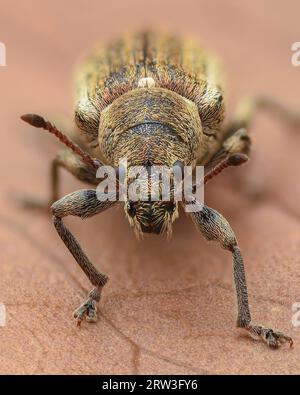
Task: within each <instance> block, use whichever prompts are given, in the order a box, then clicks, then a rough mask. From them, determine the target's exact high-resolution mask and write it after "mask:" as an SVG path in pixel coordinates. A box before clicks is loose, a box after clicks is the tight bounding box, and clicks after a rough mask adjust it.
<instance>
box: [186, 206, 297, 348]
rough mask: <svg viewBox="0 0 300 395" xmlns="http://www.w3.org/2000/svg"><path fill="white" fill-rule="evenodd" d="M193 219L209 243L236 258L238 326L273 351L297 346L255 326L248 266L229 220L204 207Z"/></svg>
mask: <svg viewBox="0 0 300 395" xmlns="http://www.w3.org/2000/svg"><path fill="white" fill-rule="evenodd" d="M191 216H192V219H193V221H194V222H195V224H196V226H197V227H198V229H199V230H200V231H201V233H202V234H203V236H204V237H205V238H206V239H207V240H215V241H218V242H219V243H221V245H222V247H223V248H225V249H226V250H228V251H230V252H231V253H232V256H233V276H234V283H235V289H236V296H237V305H238V316H237V326H238V327H239V328H243V329H244V330H245V331H247V332H248V333H249V334H250V335H251V336H253V337H258V338H260V339H262V340H263V341H264V342H265V343H267V345H268V346H269V347H272V348H277V347H279V346H280V345H281V343H283V342H289V343H290V346H291V345H292V344H293V341H292V339H291V338H290V337H289V336H286V335H284V334H283V333H281V332H277V331H274V330H272V329H269V328H265V327H263V326H261V325H254V324H252V323H251V315H250V308H249V302H248V292H247V285H246V276H245V269H244V262H243V258H242V255H241V252H240V249H239V247H238V244H237V240H236V237H235V234H234V232H233V230H232V229H231V226H230V225H229V223H228V222H227V221H226V219H225V218H224V217H223V216H222V215H221V214H219V213H218V212H217V211H215V210H213V209H212V208H210V207H208V206H206V205H204V206H203V209H202V210H201V211H198V212H194V213H191Z"/></svg>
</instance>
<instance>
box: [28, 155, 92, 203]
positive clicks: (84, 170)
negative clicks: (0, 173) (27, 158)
mask: <svg viewBox="0 0 300 395" xmlns="http://www.w3.org/2000/svg"><path fill="white" fill-rule="evenodd" d="M59 168H65V169H66V170H68V171H69V172H70V173H71V174H72V175H73V176H74V177H76V178H77V179H78V180H80V181H83V182H87V183H89V184H92V185H97V183H99V179H98V181H97V178H96V170H95V169H92V168H91V167H89V166H87V165H86V164H85V163H83V162H82V160H81V159H80V158H79V157H78V156H77V155H75V154H74V153H73V152H72V151H70V150H68V149H63V150H61V151H60V152H59V153H58V155H57V157H56V158H55V159H53V160H52V162H51V166H50V197H49V199H48V200H46V201H44V200H42V199H35V198H33V197H29V198H26V197H25V198H22V205H23V206H24V207H26V208H30V209H40V210H46V211H48V210H49V207H50V206H51V204H52V203H53V202H55V201H56V200H57V199H58V196H59Z"/></svg>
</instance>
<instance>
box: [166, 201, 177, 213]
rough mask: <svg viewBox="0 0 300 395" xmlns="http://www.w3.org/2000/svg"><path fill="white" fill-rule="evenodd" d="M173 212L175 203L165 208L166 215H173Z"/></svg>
mask: <svg viewBox="0 0 300 395" xmlns="http://www.w3.org/2000/svg"><path fill="white" fill-rule="evenodd" d="M175 210H176V203H170V204H168V206H167V211H168V213H170V214H173V213H174V211H175Z"/></svg>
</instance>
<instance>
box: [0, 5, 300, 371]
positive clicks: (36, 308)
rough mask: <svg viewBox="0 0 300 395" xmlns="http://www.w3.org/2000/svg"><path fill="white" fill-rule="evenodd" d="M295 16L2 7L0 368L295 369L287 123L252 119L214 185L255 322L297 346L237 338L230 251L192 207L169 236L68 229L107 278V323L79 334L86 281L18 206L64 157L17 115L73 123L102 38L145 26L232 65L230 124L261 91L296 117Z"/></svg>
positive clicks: (295, 233)
mask: <svg viewBox="0 0 300 395" xmlns="http://www.w3.org/2000/svg"><path fill="white" fill-rule="evenodd" d="M299 15H300V4H299V2H298V1H297V0H294V1H293V0H287V1H278V0H276V1H274V0H263V1H258V0H255V1H238V0H223V1H211V0H210V1H209V0H205V1H203V0H201V1H199V0H197V1H196V0H185V1H179V0H178V1H175V0H172V1H171V0H164V1H159V0H152V1H151V2H150V1H144V0H126V1H119V0H110V1H100V0H98V1H96V0H89V1H83V0H73V1H70V0H64V1H58V0H51V1H50V0H49V1H48V0H44V1H35V0H26V1H16V0H12V1H8V0H0V42H2V43H4V44H5V46H6V66H5V67H0V136H1V143H0V163H1V166H0V174H1V186H0V191H1V201H0V226H1V229H0V302H1V303H4V304H5V306H6V310H7V322H6V326H5V327H0V373H53V374H56V373H57V374H58V373H95V374H126V373H141V374H142V373H144V374H151V373H153V374H167V373H169V374H175V373H182V374H184V373H195V374H198V373H299V357H300V351H299V350H300V348H299V340H300V336H299V333H300V329H299V328H298V329H297V328H295V327H293V326H292V323H291V319H292V310H291V308H292V304H293V303H295V302H297V301H299V300H300V292H299V246H300V234H299V214H300V211H299V192H300V187H299V177H298V175H297V169H298V168H299V164H300V163H299V142H300V139H299V138H300V136H298V135H297V134H296V133H295V132H294V131H291V130H289V129H288V127H287V126H286V125H285V124H283V123H282V122H281V121H280V120H278V119H277V118H274V117H272V116H271V115H270V114H264V113H261V114H259V115H258V116H257V118H256V119H255V121H254V123H253V126H252V128H251V129H252V130H251V134H252V138H253V142H254V147H253V155H252V160H251V162H250V163H249V164H247V166H245V167H242V168H239V169H233V170H232V171H229V172H227V173H226V174H222V176H220V177H219V178H218V179H216V181H215V182H213V183H211V184H209V186H208V187H207V189H206V202H207V204H209V205H210V206H212V207H214V208H215V209H217V210H218V211H220V212H221V213H222V214H223V215H224V216H225V217H226V218H227V219H228V220H229V221H230V223H231V225H232V227H233V229H234V230H235V232H236V234H237V237H238V239H239V242H240V245H241V249H242V252H243V254H244V257H245V261H246V271H247V278H248V288H249V294H250V302H251V306H252V316H253V321H255V322H256V323H262V324H265V325H271V326H272V327H276V328H278V329H280V330H283V331H285V332H287V333H289V334H291V335H292V336H293V337H294V339H295V340H296V345H295V348H294V350H293V351H289V350H288V349H287V348H282V349H281V350H279V351H277V352H272V351H270V350H268V349H267V347H266V346H265V345H264V344H262V343H255V342H253V341H252V340H251V339H248V338H244V337H239V335H238V333H237V331H236V329H235V319H236V316H235V314H236V311H235V296H234V292H233V290H232V284H231V276H232V273H231V257H230V254H228V253H227V252H225V251H223V250H221V248H220V247H219V246H218V245H217V244H213V243H210V244H209V243H207V242H206V241H204V240H203V239H202V238H201V236H200V234H198V233H197V232H196V230H195V229H194V227H193V224H192V223H191V221H189V219H188V218H186V217H185V215H184V213H182V216H181V218H180V219H179V220H178V221H177V222H176V223H175V226H174V237H173V239H172V240H171V241H169V242H168V241H166V240H165V239H164V238H163V237H155V236H149V237H147V238H146V239H145V240H144V241H142V242H138V241H137V240H136V239H135V238H134V235H133V232H132V231H131V229H130V228H129V225H128V224H127V221H126V219H125V218H124V214H123V212H122V210H118V209H116V210H111V211H108V212H105V213H103V214H102V215H101V216H98V217H95V218H92V219H89V220H88V221H85V222H82V221H80V220H78V219H72V218H71V219H68V220H67V222H68V224H69V225H70V226H71V228H72V230H73V231H74V233H75V235H76V236H77V237H78V239H79V240H80V241H81V243H82V246H83V247H84V249H85V251H86V252H87V254H88V255H89V256H90V257H91V258H92V260H93V261H94V262H95V264H96V265H97V266H98V267H99V268H102V270H103V271H104V272H105V273H107V274H108V275H109V277H110V282H109V283H108V285H107V286H106V287H105V290H104V292H103V299H102V301H101V306H100V319H99V321H98V323H97V324H96V325H83V327H82V329H81V330H78V329H77V328H76V327H75V324H74V322H73V321H72V311H73V310H74V309H75V308H76V307H77V306H78V305H79V304H80V303H81V301H82V298H83V297H84V296H85V294H86V293H87V292H88V291H89V289H90V288H91V286H90V284H89V282H88V281H87V279H86V278H85V277H84V275H83V274H82V273H81V271H80V269H79V268H78V267H77V265H76V263H75V262H74V261H73V258H72V257H71V256H70V254H69V252H68V251H67V250H66V248H65V247H64V246H63V244H62V242H61V241H60V240H59V238H58V236H57V235H56V233H55V230H54V228H53V226H52V224H51V219H50V217H49V216H47V215H46V214H42V213H37V212H29V211H24V210H23V209H22V208H21V207H20V206H19V205H18V204H17V202H16V200H15V197H16V196H19V194H24V195H27V196H28V195H33V196H36V197H43V198H46V197H47V196H48V186H49V180H48V177H47V176H48V172H49V163H50V160H51V158H52V157H53V156H54V155H55V152H56V149H57V148H58V145H56V143H54V141H53V138H52V136H48V135H46V134H43V133H41V132H40V131H38V130H36V129H35V130H34V129H33V128H30V127H29V126H27V125H25V124H24V123H22V122H21V121H20V119H19V116H20V115H21V114H24V113H28V112H36V113H40V114H42V115H44V116H45V117H48V118H49V119H54V118H57V117H62V118H63V117H65V118H67V119H69V120H71V121H72V119H73V113H72V110H73V103H72V93H73V92H72V86H73V85H72V78H73V70H74V65H75V64H76V63H77V62H78V60H79V59H80V58H82V56H83V55H84V54H85V53H87V52H88V50H89V48H90V47H91V46H92V45H93V44H95V42H97V41H102V42H105V41H107V40H108V39H110V38H111V37H113V36H115V35H117V34H119V33H122V31H124V30H141V29H146V28H150V29H164V30H170V31H174V32H176V33H178V34H182V35H193V36H195V37H196V39H198V40H199V42H200V43H202V45H204V46H205V47H207V48H209V49H211V50H213V51H214V52H216V53H217V54H218V55H219V57H220V58H221V59H222V62H223V64H224V70H225V75H226V76H227V84H226V89H227V93H228V105H227V107H228V118H230V116H231V115H232V114H233V112H234V109H235V107H236V105H237V103H238V102H239V101H240V100H241V99H243V98H245V97H248V96H252V95H255V94H265V95H269V96H271V97H273V98H276V99H278V100H280V101H281V102H283V103H285V104H286V105H288V106H290V107H291V108H293V109H297V108H299V110H300V101H299V95H300V90H299V87H300V84H299V82H300V67H294V66H293V65H292V63H291V57H292V54H293V53H292V51H291V46H292V44H293V43H294V42H296V41H300V32H299ZM232 177H235V178H236V177H238V178H240V179H241V181H242V182H244V181H245V180H247V179H249V180H252V181H254V182H258V183H259V185H262V186H263V189H264V195H263V196H262V197H261V198H260V199H259V200H257V201H253V200H251V199H249V198H248V197H247V196H246V194H243V193H241V192H240V191H238V190H237V189H236V187H235V185H234V183H232ZM62 180H63V181H62V188H61V194H62V195H63V194H65V193H68V192H71V191H73V190H75V189H80V188H82V187H84V186H83V185H82V184H79V182H77V181H75V180H74V179H73V178H72V176H70V175H69V174H66V173H65V172H64V171H62ZM297 340H298V341H297ZM250 358H251V360H252V363H251V364H249V359H250Z"/></svg>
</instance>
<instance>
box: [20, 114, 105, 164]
mask: <svg viewBox="0 0 300 395" xmlns="http://www.w3.org/2000/svg"><path fill="white" fill-rule="evenodd" d="M21 119H22V120H23V121H24V122H27V123H29V125H31V126H34V127H36V128H42V129H44V130H47V131H48V132H50V133H52V134H54V135H55V136H56V137H57V138H58V139H59V140H60V141H61V142H62V143H63V144H65V145H66V146H67V147H68V148H70V149H71V150H72V151H73V152H74V153H75V154H76V155H78V156H80V157H81V159H82V161H83V162H84V163H85V164H86V165H87V166H90V167H92V168H93V169H95V170H97V169H98V168H99V167H100V166H101V165H102V163H101V162H100V161H98V160H95V159H93V158H92V157H91V156H90V155H89V154H88V153H87V152H85V151H83V150H82V149H81V148H80V147H79V146H78V145H77V144H75V143H74V142H73V141H72V140H70V139H69V138H68V137H67V136H66V135H65V134H63V132H61V131H60V130H58V129H57V127H56V126H54V125H52V124H51V123H50V122H49V121H46V120H45V119H44V118H43V117H41V116H40V115H37V114H24V115H22V116H21Z"/></svg>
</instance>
